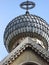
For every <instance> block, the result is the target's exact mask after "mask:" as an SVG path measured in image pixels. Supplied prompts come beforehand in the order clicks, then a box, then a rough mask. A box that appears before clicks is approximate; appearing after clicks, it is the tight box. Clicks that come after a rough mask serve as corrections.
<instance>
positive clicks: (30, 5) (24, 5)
mask: <svg viewBox="0 0 49 65" xmlns="http://www.w3.org/2000/svg"><path fill="white" fill-rule="evenodd" d="M20 7H21V8H22V9H25V10H26V12H27V13H28V10H29V9H32V8H34V7H35V3H34V2H31V1H28V0H27V1H25V2H22V3H21V4H20Z"/></svg>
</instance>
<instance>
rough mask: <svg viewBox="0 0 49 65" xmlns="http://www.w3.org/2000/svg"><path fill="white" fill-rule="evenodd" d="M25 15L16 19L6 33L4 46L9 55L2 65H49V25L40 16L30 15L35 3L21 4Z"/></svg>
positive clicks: (26, 2) (10, 23) (9, 25)
mask: <svg viewBox="0 0 49 65" xmlns="http://www.w3.org/2000/svg"><path fill="white" fill-rule="evenodd" d="M20 6H21V8H23V9H26V13H25V14H24V15H20V16H18V17H16V18H14V19H13V20H12V21H11V22H9V24H8V25H7V27H6V29H5V32H4V45H5V47H6V49H7V51H8V52H9V55H8V56H7V57H6V58H5V59H4V60H3V61H2V62H1V65H49V64H48V63H49V52H48V49H49V48H48V46H49V25H48V24H47V23H46V22H45V20H44V19H42V18H41V17H39V16H36V15H33V14H30V13H29V11H28V10H29V9H32V8H34V7H35V3H34V2H31V1H25V2H23V3H21V4H20Z"/></svg>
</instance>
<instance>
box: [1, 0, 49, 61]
mask: <svg viewBox="0 0 49 65" xmlns="http://www.w3.org/2000/svg"><path fill="white" fill-rule="evenodd" d="M24 1H26V0H0V61H1V60H2V59H4V58H5V57H6V56H7V55H8V52H7V51H6V48H5V47H4V42H3V35H4V30H5V28H6V26H7V24H8V23H9V22H10V21H11V20H12V19H13V18H15V17H17V16H19V15H21V14H24V13H25V10H23V9H21V8H20V7H19V5H20V3H21V2H24ZM30 1H33V2H35V3H36V7H35V8H34V9H32V10H30V13H32V14H35V15H38V16H40V17H42V18H43V19H45V20H46V22H47V23H48V24H49V0H30Z"/></svg>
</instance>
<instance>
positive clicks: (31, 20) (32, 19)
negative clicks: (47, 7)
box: [4, 13, 49, 52]
mask: <svg viewBox="0 0 49 65" xmlns="http://www.w3.org/2000/svg"><path fill="white" fill-rule="evenodd" d="M27 36H28V37H32V38H38V39H39V40H41V41H42V42H43V44H44V46H45V48H46V50H47V49H48V44H49V25H48V24H47V23H46V22H45V20H43V19H42V18H41V17H39V16H36V15H32V14H29V13H26V14H24V15H21V16H18V17H16V18H14V19H13V20H12V21H10V22H9V24H8V25H7V27H6V29H5V32H4V44H5V47H6V49H7V51H8V52H11V51H12V48H11V47H12V46H13V45H14V43H16V41H18V40H19V39H20V38H25V37H27ZM18 44H19V43H18V42H17V45H18ZM17 45H16V46H17Z"/></svg>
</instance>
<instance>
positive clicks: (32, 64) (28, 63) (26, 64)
mask: <svg viewBox="0 0 49 65" xmlns="http://www.w3.org/2000/svg"><path fill="white" fill-rule="evenodd" d="M22 65H39V64H36V63H34V62H26V63H23V64H22Z"/></svg>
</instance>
